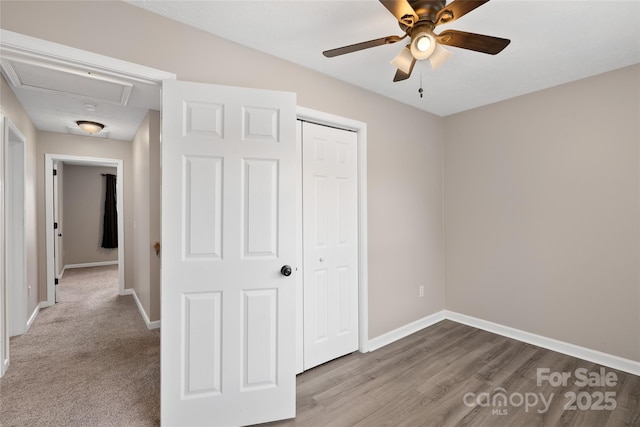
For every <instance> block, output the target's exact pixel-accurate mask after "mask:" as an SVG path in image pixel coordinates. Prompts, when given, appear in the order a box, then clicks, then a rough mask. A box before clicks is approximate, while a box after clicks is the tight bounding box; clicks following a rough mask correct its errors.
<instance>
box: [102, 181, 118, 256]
mask: <svg viewBox="0 0 640 427" xmlns="http://www.w3.org/2000/svg"><path fill="white" fill-rule="evenodd" d="M105 176H106V177H107V191H106V195H105V198H104V225H103V229H102V247H103V248H109V249H112V248H117V247H118V211H117V209H116V176H115V175H111V174H106V175H105Z"/></svg>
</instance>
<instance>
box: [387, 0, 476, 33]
mask: <svg viewBox="0 0 640 427" xmlns="http://www.w3.org/2000/svg"><path fill="white" fill-rule="evenodd" d="M487 1H488V0H487ZM380 3H382V4H383V5H384V7H386V8H387V10H389V12H391V13H392V14H393V16H395V17H396V19H397V20H398V22H400V23H402V24H405V25H406V26H407V27H413V24H415V23H416V22H418V15H416V12H415V10H413V8H412V7H411V5H410V4H409V2H408V1H407V0H380Z"/></svg>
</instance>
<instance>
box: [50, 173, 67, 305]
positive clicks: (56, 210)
mask: <svg viewBox="0 0 640 427" xmlns="http://www.w3.org/2000/svg"><path fill="white" fill-rule="evenodd" d="M60 165H61V163H60V162H58V161H54V165H53V186H52V188H51V189H52V190H53V265H54V267H53V268H54V269H55V274H54V276H53V277H54V284H55V286H54V289H55V292H54V296H53V298H54V302H58V279H60V272H61V271H62V268H60V266H61V265H62V252H61V251H60V250H61V248H62V245H61V244H60V240H61V239H62V221H61V218H60V178H59V171H60V170H62V168H63V167H64V166H62V167H60Z"/></svg>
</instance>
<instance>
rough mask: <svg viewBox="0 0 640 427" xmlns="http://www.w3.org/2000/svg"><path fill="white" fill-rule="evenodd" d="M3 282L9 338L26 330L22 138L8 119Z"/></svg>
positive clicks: (24, 151) (24, 173)
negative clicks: (4, 283) (4, 282)
mask: <svg viewBox="0 0 640 427" xmlns="http://www.w3.org/2000/svg"><path fill="white" fill-rule="evenodd" d="M4 134H5V143H4V156H5V157H4V173H5V182H4V184H5V187H4V191H5V193H4V196H5V197H4V198H5V202H4V207H5V229H4V233H5V234H4V237H5V253H4V255H5V280H6V287H7V299H8V302H9V310H8V311H9V313H8V314H9V316H8V318H9V321H8V322H9V335H10V336H15V335H21V334H24V333H25V332H26V331H27V329H28V324H27V322H28V317H29V316H28V314H27V305H28V302H27V298H28V289H27V242H26V220H25V212H26V211H25V200H26V198H25V184H26V138H25V136H24V135H23V134H22V133H21V132H20V130H19V129H18V128H17V127H16V126H15V125H14V124H13V123H12V122H11V120H9V119H8V118H7V119H5V124H4Z"/></svg>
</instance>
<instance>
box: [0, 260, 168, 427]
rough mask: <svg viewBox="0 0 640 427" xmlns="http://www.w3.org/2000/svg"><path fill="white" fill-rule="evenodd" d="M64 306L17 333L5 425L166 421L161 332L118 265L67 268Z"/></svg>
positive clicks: (1, 392) (4, 391)
mask: <svg viewBox="0 0 640 427" xmlns="http://www.w3.org/2000/svg"><path fill="white" fill-rule="evenodd" d="M58 289H59V291H58V301H59V302H58V304H56V305H55V306H53V307H49V308H45V309H42V310H41V311H40V314H39V315H38V317H37V318H36V320H35V321H34V323H33V325H32V326H31V328H30V329H29V332H27V333H26V334H24V335H21V336H17V337H13V338H11V350H10V354H11V365H10V366H9V370H8V371H7V373H6V374H5V376H4V377H3V378H1V379H0V426H60V427H62V426H155V425H159V424H160V332H159V330H158V329H156V330H151V331H150V330H147V328H146V326H145V324H144V321H143V319H142V317H141V315H140V313H139V311H138V308H137V307H136V303H135V301H134V299H133V297H132V296H130V295H127V296H119V295H118V270H117V266H107V267H91V268H82V269H73V270H67V271H66V272H65V275H64V277H63V279H62V280H61V282H60V285H59V286H58Z"/></svg>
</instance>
